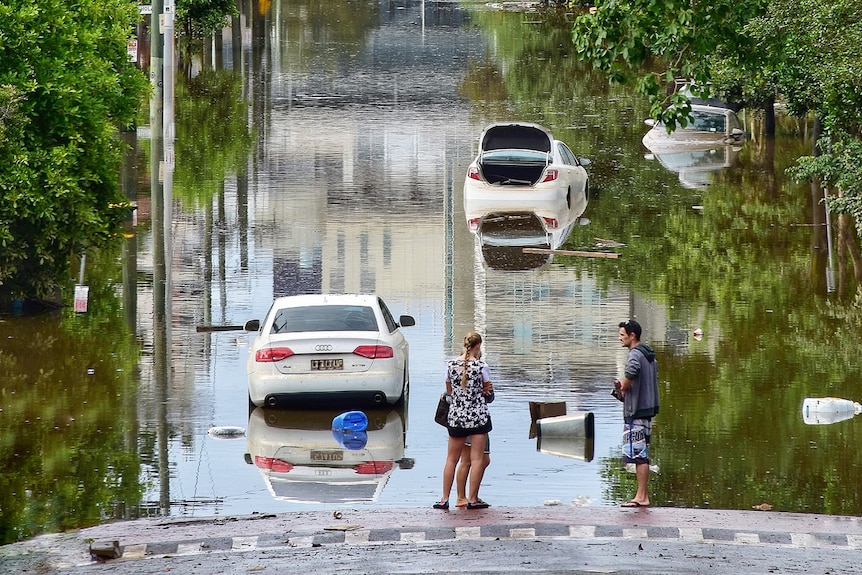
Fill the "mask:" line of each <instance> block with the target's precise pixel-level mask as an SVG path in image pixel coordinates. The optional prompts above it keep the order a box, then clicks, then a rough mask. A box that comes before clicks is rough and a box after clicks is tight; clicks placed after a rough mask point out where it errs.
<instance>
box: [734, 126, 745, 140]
mask: <svg viewBox="0 0 862 575" xmlns="http://www.w3.org/2000/svg"><path fill="white" fill-rule="evenodd" d="M744 133H745V132H743V131H742V130H741V129H739V128H734V129H732V130H731V131H730V135H731V136H733V137H734V138H739V137H740V136H742V135H743V134H744Z"/></svg>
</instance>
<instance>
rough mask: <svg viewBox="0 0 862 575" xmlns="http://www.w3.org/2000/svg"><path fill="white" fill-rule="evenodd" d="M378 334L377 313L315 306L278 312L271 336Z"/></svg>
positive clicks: (348, 307) (349, 307) (366, 309)
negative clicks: (280, 334)
mask: <svg viewBox="0 0 862 575" xmlns="http://www.w3.org/2000/svg"><path fill="white" fill-rule="evenodd" d="M305 331H377V319H376V317H375V316H374V310H373V309H371V308H370V307H368V306H361V305H316V306H307V307H289V308H284V309H280V310H278V312H276V314H275V321H273V323H272V331H271V333H298V332H305Z"/></svg>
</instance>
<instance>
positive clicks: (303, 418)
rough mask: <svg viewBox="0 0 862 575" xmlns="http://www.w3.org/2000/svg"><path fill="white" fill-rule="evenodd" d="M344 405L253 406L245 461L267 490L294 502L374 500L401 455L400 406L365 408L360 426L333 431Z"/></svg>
mask: <svg viewBox="0 0 862 575" xmlns="http://www.w3.org/2000/svg"><path fill="white" fill-rule="evenodd" d="M343 411H345V410H319V411H318V410H275V409H266V408H262V407H258V408H255V409H254V410H253V411H252V412H251V413H250V414H249V418H248V431H247V438H248V453H246V455H245V459H246V463H249V464H252V465H255V466H256V467H257V468H258V470H259V471H260V473H261V476H262V477H263V480H264V482H265V483H266V486H267V488H268V489H269V492H270V493H271V494H272V496H273V497H274V498H276V499H278V500H283V501H290V502H295V503H349V502H361V501H376V500H377V498H378V496H379V495H380V493H381V491H382V490H383V488H384V487H385V485H386V483H387V482H388V480H389V476H390V475H391V473H392V471H393V469H395V468H396V467H401V468H402V469H409V468H411V467H412V460H411V459H407V458H405V457H404V435H405V418H404V408H403V407H402V408H392V409H383V410H379V409H378V410H367V411H365V414H366V415H367V416H368V428H367V429H366V430H365V431H359V432H350V431H345V432H342V431H334V430H333V429H332V420H333V419H334V418H335V417H336V416H337V415H339V414H340V413H342V412H343Z"/></svg>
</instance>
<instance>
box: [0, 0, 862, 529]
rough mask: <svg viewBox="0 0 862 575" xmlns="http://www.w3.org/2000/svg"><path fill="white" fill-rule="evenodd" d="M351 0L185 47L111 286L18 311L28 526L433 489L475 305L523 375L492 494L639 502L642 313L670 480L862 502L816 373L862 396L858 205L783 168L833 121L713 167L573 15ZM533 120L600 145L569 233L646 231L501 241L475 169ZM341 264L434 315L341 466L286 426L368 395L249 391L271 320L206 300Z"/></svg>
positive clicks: (1, 425) (756, 493)
mask: <svg viewBox="0 0 862 575" xmlns="http://www.w3.org/2000/svg"><path fill="white" fill-rule="evenodd" d="M349 6H350V7H349V8H347V7H334V6H330V5H328V4H323V3H315V2H301V3H298V4H296V3H293V4H286V3H282V2H277V1H275V2H272V3H271V4H269V3H267V5H266V6H265V5H264V4H263V3H260V4H259V3H257V2H254V3H253V4H251V5H248V6H246V9H245V10H244V12H243V17H242V19H241V21H240V23H239V25H238V27H237V28H235V30H231V29H227V30H225V33H224V35H223V37H222V38H221V41H220V42H219V43H218V44H217V46H218V50H217V52H216V56H215V57H212V56H211V55H209V54H208V55H207V57H206V58H203V59H197V60H195V61H194V62H192V64H191V65H189V66H188V70H189V74H188V77H186V76H185V75H184V74H183V73H180V72H179V71H178V73H177V87H176V119H175V122H176V130H175V133H176V139H175V142H174V145H175V151H176V155H175V167H174V170H173V172H172V173H170V174H169V175H170V176H171V177H168V178H164V179H163V180H162V181H161V182H159V181H157V180H158V177H159V174H163V173H164V171H163V170H161V171H160V170H159V169H158V166H155V165H154V164H153V163H151V162H150V160H149V158H150V157H158V154H153V153H152V149H153V148H152V147H151V141H150V140H148V139H145V135H146V133H147V130H144V129H141V130H139V132H138V138H137V141H136V142H134V144H135V146H136V149H137V152H136V153H134V154H132V155H131V156H130V164H129V165H130V166H131V167H130V168H129V170H130V172H131V175H128V174H127V179H130V180H131V181H132V182H135V184H133V185H132V187H133V188H134V189H133V193H134V196H135V198H136V199H137V203H138V210H137V213H136V220H135V222H132V223H130V226H129V229H128V230H127V237H126V240H125V241H124V243H123V244H121V245H118V248H117V253H115V254H102V255H101V256H100V257H99V256H96V255H94V256H93V257H91V258H88V260H87V261H88V267H87V271H86V277H85V280H86V282H87V283H88V284H89V285H90V295H89V307H88V311H87V312H86V313H84V314H75V313H74V312H73V311H71V310H69V309H66V310H61V311H57V312H54V313H44V314H39V315H26V314H25V315H22V316H8V317H4V318H3V321H2V322H0V331H2V335H3V340H4V344H3V348H2V353H0V369H2V373H3V380H4V384H3V389H2V395H0V400H2V404H0V407H2V412H0V429H2V434H0V436H2V437H3V438H4V439H3V447H2V455H0V456H2V458H3V460H4V461H3V466H2V469H3V471H0V476H2V479H3V485H4V488H3V489H2V493H0V513H2V520H3V521H2V523H3V524H4V525H5V527H4V532H3V535H4V541H11V540H14V539H15V538H18V537H28V536H31V535H33V534H35V533H40V532H46V531H55V530H60V529H65V528H71V527H76V526H80V525H86V524H91V523H94V522H97V521H100V520H104V519H109V518H123V517H135V516H140V515H172V516H176V515H189V516H209V515H232V514H244V513H252V512H281V511H289V510H303V509H330V508H335V506H343V505H373V506H391V507H395V506H397V507H404V506H417V507H420V506H421V507H425V506H430V505H431V503H433V502H434V501H435V500H436V499H438V498H439V490H440V484H441V471H442V466H443V459H444V456H445V445H446V433H445V430H444V429H443V428H441V427H440V426H438V425H436V424H435V423H434V421H433V413H434V407H435V404H436V400H437V397H438V396H439V394H440V393H441V391H442V389H443V377H444V366H445V360H446V359H447V358H448V357H450V356H452V355H456V354H457V353H458V352H459V346H460V342H461V340H462V338H463V335H464V334H465V333H466V332H467V331H470V330H476V331H478V332H480V333H482V334H483V336H484V338H485V344H484V346H483V347H484V351H485V359H486V360H487V361H488V363H489V365H490V367H491V376H492V379H493V381H494V384H495V389H496V392H497V399H496V401H495V402H494V403H493V405H492V406H491V408H492V417H493V421H494V431H493V432H492V433H491V445H492V447H491V465H490V467H489V468H488V470H487V472H486V474H485V480H484V482H483V487H482V496H483V498H484V499H486V500H487V501H489V502H490V503H491V504H496V505H516V506H517V505H541V504H543V503H544V502H546V501H559V502H561V503H562V504H564V505H571V504H574V505H583V506H588V505H592V506H600V505H617V504H619V503H620V502H621V501H624V500H626V499H628V498H629V497H630V496H631V494H632V493H633V491H634V477H633V475H630V474H627V473H625V471H624V470H622V469H621V465H620V459H619V451H620V450H619V441H620V434H621V418H622V414H621V409H620V406H619V403H618V402H617V401H616V400H615V399H613V398H612V397H611V396H610V390H611V385H612V382H613V380H614V378H616V377H618V376H619V375H620V373H621V369H622V366H623V363H624V360H625V350H624V349H622V348H621V347H620V345H619V342H618V340H617V325H618V323H619V322H620V321H623V320H625V319H627V318H630V317H636V318H637V319H638V320H639V321H640V322H641V323H642V324H643V326H644V337H643V339H644V340H645V341H647V342H649V343H650V344H651V345H652V346H653V347H654V348H655V349H656V351H657V357H658V362H659V378H660V388H661V394H662V395H661V401H662V405H661V413H660V415H659V416H658V418H657V419H656V420H655V424H654V438H653V441H654V447H653V451H654V461H653V463H654V464H655V465H656V467H657V469H656V471H655V472H654V473H653V475H652V478H653V481H652V484H651V490H652V492H651V496H650V499H651V500H652V501H653V504H655V505H661V506H678V507H704V508H731V509H749V508H751V507H752V506H755V505H760V504H763V503H766V504H769V505H771V506H772V507H773V508H774V509H776V510H782V511H801V512H819V513H834V514H850V515H858V514H860V513H862V496H860V495H858V494H857V493H856V491H857V490H856V489H855V485H856V482H857V481H856V478H857V476H858V474H859V472H860V470H862V454H860V453H859V452H858V450H856V449H854V446H855V441H853V439H854V438H855V436H857V435H858V429H857V428H858V425H859V424H860V422H858V421H853V419H852V418H848V419H847V420H845V421H840V422H837V423H834V424H830V425H809V424H807V423H806V422H804V421H803V418H802V413H801V406H802V403H803V400H804V398H806V397H824V396H837V397H846V398H849V399H854V400H858V399H860V398H859V397H858V396H859V393H858V386H856V385H855V383H856V381H858V379H859V376H860V375H862V374H860V371H862V368H860V362H859V361H858V357H857V348H858V337H855V336H854V335H853V334H855V333H858V328H859V327H862V325H860V324H862V318H860V314H859V312H858V307H857V308H854V307H853V306H852V305H851V303H852V301H853V297H854V294H855V293H856V289H857V288H856V282H855V280H854V279H853V270H852V267H851V266H850V262H849V261H846V260H848V258H847V257H846V255H845V256H844V257H843V259H842V256H841V254H840V252H839V251H838V249H837V247H835V246H839V239H841V238H843V240H842V241H844V242H845V245H846V241H847V238H848V237H849V236H847V235H846V234H847V233H848V231H847V230H848V226H846V223H845V224H844V225H842V223H841V222H839V221H838V220H837V219H835V220H833V221H831V222H830V227H829V228H827V226H826V225H825V220H824V217H825V216H824V214H823V211H822V206H820V205H819V203H818V202H819V196H818V195H817V194H818V193H820V194H821V195H822V192H818V191H817V190H811V189H810V186H809V185H808V184H805V183H802V184H797V183H794V182H791V181H788V180H787V179H786V177H785V176H784V172H783V171H784V169H785V168H786V167H787V166H788V165H790V163H791V162H792V160H793V158H795V157H796V156H798V155H800V154H802V153H805V150H807V149H810V142H809V141H808V140H807V134H806V132H805V127H804V126H803V125H799V124H797V123H796V122H795V121H792V120H790V119H786V118H785V119H781V121H780V126H781V134H780V136H779V137H778V138H777V140H776V142H775V145H774V146H772V145H771V143H770V142H767V141H764V140H762V139H760V138H759V136H758V135H757V134H756V133H755V134H753V136H754V137H752V138H750V139H749V141H748V142H747V143H746V144H745V145H744V146H743V147H742V149H741V150H734V151H733V153H732V154H731V153H728V154H726V155H725V151H723V150H722V151H718V152H716V154H717V155H720V156H721V157H720V161H718V162H713V163H714V164H716V165H718V169H712V170H710V171H709V172H710V176H709V177H704V175H703V173H701V172H699V173H698V175H697V177H696V178H693V179H692V178H688V179H686V178H685V177H683V174H682V173H681V172H679V171H678V170H675V169H671V168H670V167H666V166H665V165H664V164H662V163H660V162H657V161H655V158H650V157H645V154H646V150H645V149H644V148H643V147H642V145H641V137H642V136H643V133H644V132H645V131H646V127H645V126H644V125H643V119H644V117H645V114H646V111H647V106H646V104H645V103H644V102H640V101H638V100H637V99H636V98H635V97H634V96H632V95H631V94H630V93H627V92H626V91H625V89H623V88H621V87H608V86H607V83H606V82H605V81H604V79H603V78H601V77H600V76H598V75H596V74H595V73H593V72H592V71H590V70H589V69H588V68H586V67H585V66H583V65H581V64H579V63H578V62H576V61H575V58H574V57H573V56H572V55H571V49H570V40H569V39H568V35H569V31H568V28H566V27H565V26H559V25H556V23H555V22H554V21H553V19H552V18H549V19H548V21H547V22H546V23H540V22H539V21H538V20H539V19H540V18H539V16H537V15H535V14H520V13H501V12H496V11H494V10H490V9H488V8H487V7H485V6H484V5H476V6H474V5H468V4H455V3H445V2H435V3H427V2H406V3H388V2H385V3H371V4H362V5H352V4H351V5H349ZM157 108H158V106H153V109H157ZM502 119H518V120H522V121H530V122H536V123H539V124H542V125H544V126H546V127H547V128H549V129H550V130H551V131H552V132H553V133H554V135H555V136H556V137H557V138H559V139H561V140H563V141H565V142H566V143H567V144H568V145H569V146H570V147H571V148H572V150H573V151H574V153H575V154H576V155H578V156H584V157H587V158H589V159H590V160H591V161H592V164H591V165H590V167H589V168H588V172H589V174H590V178H591V180H590V190H591V192H590V199H589V203H588V205H587V207H586V210H585V211H584V213H583V214H582V218H581V221H580V222H579V224H580V225H578V226H576V227H575V228H574V229H573V230H572V231H571V233H570V235H569V236H568V239H567V240H566V241H565V242H564V243H563V244H562V247H563V248H565V249H569V250H599V251H613V252H615V253H618V254H620V255H621V257H620V258H619V259H592V258H582V257H576V256H561V255H553V256H548V255H544V254H540V255H538V256H537V255H536V254H524V253H519V252H517V251H514V252H512V251H509V252H506V253H505V254H503V255H502V256H500V257H489V255H488V251H487V249H485V250H483V246H482V245H481V244H480V243H479V242H478V240H477V238H476V236H475V235H474V234H473V233H471V231H470V230H469V229H468V226H467V223H466V221H465V215H464V212H463V207H462V200H463V198H462V194H461V192H462V186H463V180H464V176H465V171H466V168H467V166H468V164H469V163H470V162H471V160H472V159H473V155H474V154H475V151H476V143H477V142H476V140H477V138H478V136H479V133H480V132H481V130H482V128H484V127H485V126H486V125H487V124H489V123H491V122H493V121H498V120H502ZM747 126H748V127H749V129H752V128H756V126H757V123H756V122H755V120H754V118H749V120H748V122H747ZM157 132H158V131H154V132H153V133H156V138H157V137H158V136H157ZM148 150H149V152H148ZM696 163H697V165H703V164H704V163H706V162H705V160H704V159H703V158H702V157H698V159H697V160H696ZM154 166H155V169H154ZM154 175H155V177H154ZM691 182H695V185H693V184H692V183H691ZM704 182H706V183H705V184H704ZM849 228H852V226H849ZM830 234H834V236H833V235H830ZM842 234H843V235H842ZM833 238H834V240H833ZM851 240H852V241H857V240H856V239H855V237H854V238H851ZM607 246H613V247H610V248H609V247H607ZM830 270H831V272H830ZM330 291H332V292H374V293H378V294H379V295H380V296H381V297H383V298H384V299H385V301H386V302H387V304H388V305H389V307H390V309H391V310H392V313H393V314H395V315H396V316H397V315H400V314H410V315H412V316H414V317H415V318H416V322H417V324H416V326H413V327H409V328H405V330H404V332H405V335H406V337H407V339H408V341H409V343H410V384H411V387H410V399H409V402H408V404H407V406H406V407H405V408H403V409H391V410H390V409H384V410H373V411H370V412H369V415H370V420H371V422H372V425H371V427H369V430H368V434H367V437H366V438H365V439H364V441H363V445H362V446H354V447H357V448H356V449H352V450H351V449H348V448H345V449H346V451H345V454H346V455H348V456H355V463H356V465H358V466H359V467H352V468H351V469H352V470H353V471H355V476H354V479H355V481H351V480H350V478H349V477H350V476H349V474H346V473H345V472H344V469H341V468H339V467H338V466H335V465H318V466H317V467H314V468H311V467H307V468H303V469H296V468H297V467H302V466H294V469H295V470H296V471H297V472H301V473H296V474H294V475H291V473H293V471H294V469H288V468H287V466H286V465H284V464H283V463H280V461H284V460H283V459H282V458H281V457H282V456H281V455H279V453H281V454H284V453H286V451H284V449H289V448H295V449H306V450H310V449H311V447H312V446H314V445H324V444H326V442H333V443H331V446H330V448H331V447H333V446H336V445H337V442H338V441H339V438H337V437H333V436H332V433H331V431H330V429H329V426H330V424H331V419H332V417H333V416H334V415H337V413H338V411H339V409H341V408H344V409H346V408H349V407H361V406H340V407H339V409H326V410H322V411H319V412H308V411H297V412H292V411H264V410H255V411H253V412H251V413H249V410H248V405H247V389H246V376H245V361H246V357H247V353H248V345H249V342H250V337H251V334H247V333H245V332H243V331H225V332H203V333H199V332H197V331H196V328H197V327H198V326H210V325H238V324H242V323H244V322H245V321H246V320H248V319H255V318H257V319H261V318H263V316H264V314H265V313H266V311H267V309H268V308H269V305H270V303H271V301H272V299H273V297H275V296H279V295H288V294H294V293H307V292H330ZM695 330H700V333H702V337H701V336H700V335H699V336H698V337H695V336H694V333H695ZM854 396H855V397H854ZM531 401H539V402H546V401H547V402H565V404H566V408H567V411H568V412H569V413H573V412H590V413H592V414H594V417H595V432H596V435H595V439H594V442H593V443H592V444H587V443H586V442H580V441H576V442H571V443H570V444H568V445H564V446H562V447H560V446H554V449H551V450H550V451H552V452H553V453H543V452H541V451H539V450H537V442H536V439H535V438H533V437H531V434H530V428H531V425H530V424H531V420H530V413H529V403H530V402H531ZM327 407H329V406H327ZM213 426H239V427H242V428H245V429H246V430H247V432H246V435H245V436H241V437H230V436H224V435H221V436H219V435H213V434H210V433H208V432H209V430H210V429H211V428H212V427H213ZM341 441H342V442H343V441H344V438H341ZM342 446H343V443H342ZM546 447H547V446H546ZM279 450H282V451H279ZM347 452H350V453H347ZM288 463H289V462H288ZM273 465H275V467H273ZM294 477H295V478H296V479H293V478H294ZM345 477H347V478H345ZM357 477H358V479H357Z"/></svg>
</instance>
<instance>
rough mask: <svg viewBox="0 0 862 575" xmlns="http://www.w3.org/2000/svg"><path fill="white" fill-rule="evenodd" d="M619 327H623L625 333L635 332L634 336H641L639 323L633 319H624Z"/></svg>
mask: <svg viewBox="0 0 862 575" xmlns="http://www.w3.org/2000/svg"><path fill="white" fill-rule="evenodd" d="M620 327H621V328H623V329H624V330H626V333H628V334H632V333H633V334H635V337H637V338H638V339H640V338H641V324H639V323H638V322H636V321H635V320H633V319H629V320H626V321H621V322H620Z"/></svg>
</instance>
